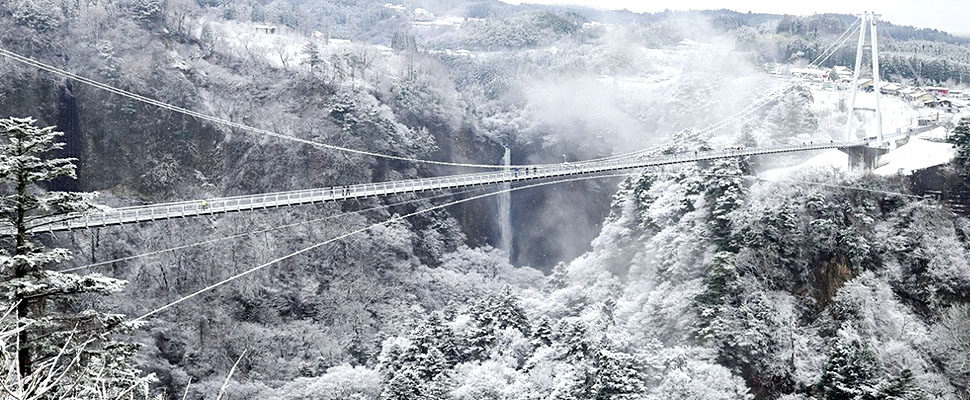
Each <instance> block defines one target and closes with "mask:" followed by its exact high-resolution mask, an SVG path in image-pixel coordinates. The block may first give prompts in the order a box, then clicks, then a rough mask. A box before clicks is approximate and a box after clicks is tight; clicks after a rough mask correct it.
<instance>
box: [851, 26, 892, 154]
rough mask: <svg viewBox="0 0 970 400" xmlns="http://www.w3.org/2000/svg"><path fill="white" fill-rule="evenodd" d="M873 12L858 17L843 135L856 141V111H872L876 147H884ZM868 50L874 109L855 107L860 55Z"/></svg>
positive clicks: (877, 47) (877, 46) (860, 61)
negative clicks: (850, 85)
mask: <svg viewBox="0 0 970 400" xmlns="http://www.w3.org/2000/svg"><path fill="white" fill-rule="evenodd" d="M878 17H879V15H877V14H876V13H874V12H871V11H866V12H864V13H863V14H862V15H860V16H859V18H860V19H861V20H860V21H859V22H860V24H859V45H858V46H857V47H856V53H855V71H853V73H854V79H853V80H852V100H851V103H850V104H849V118H848V122H847V125H848V127H847V129H846V133H845V139H846V140H855V139H857V138H858V137H857V134H856V127H855V117H856V112H857V111H872V112H875V114H876V139H877V140H878V143H877V146H878V147H882V146H884V144H885V143H884V140H883V135H882V110H881V109H880V106H879V96H880V93H879V89H880V86H881V84H880V83H881V81H880V79H879V45H878V42H877V39H876V37H877V36H878V35H877V32H876V18H878ZM867 28H868V29H869V32H871V39H870V43H869V45H868V46H866V29H867ZM867 47H868V48H869V50H870V54H872V91H873V92H875V94H876V108H875V109H872V108H861V107H856V104H855V100H856V92H857V91H858V90H859V74H860V73H861V72H862V53H863V51H864V50H865V49H866V48H867Z"/></svg>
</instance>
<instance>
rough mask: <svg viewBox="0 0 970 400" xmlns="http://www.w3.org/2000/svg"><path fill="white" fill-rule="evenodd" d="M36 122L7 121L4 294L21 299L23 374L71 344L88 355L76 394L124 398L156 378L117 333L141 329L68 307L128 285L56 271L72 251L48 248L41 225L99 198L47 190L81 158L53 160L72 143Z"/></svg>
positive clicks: (2, 161) (2, 164) (1, 171)
mask: <svg viewBox="0 0 970 400" xmlns="http://www.w3.org/2000/svg"><path fill="white" fill-rule="evenodd" d="M35 122H36V120H34V119H32V118H9V119H0V183H2V184H0V187H2V188H4V189H7V190H8V192H5V193H2V195H0V219H2V220H3V221H4V222H6V225H7V227H6V228H5V230H4V231H3V236H5V239H6V240H5V241H4V242H3V243H4V245H5V248H3V249H0V274H2V279H3V282H2V283H0V293H4V294H5V295H6V296H7V297H8V300H10V301H12V302H13V303H15V304H17V316H18V319H19V321H20V323H21V325H22V327H23V329H24V331H23V332H21V333H20V335H19V338H18V348H19V350H18V368H19V372H20V374H21V375H23V376H28V375H31V374H33V373H35V372H37V373H42V372H43V371H38V370H36V369H35V368H34V364H35V362H38V361H39V360H48V359H51V358H52V357H56V356H57V354H58V353H59V352H60V351H62V350H63V349H66V350H68V354H80V355H81V358H80V359H79V364H78V367H77V368H75V369H73V370H72V371H69V372H70V373H71V374H73V375H72V376H71V379H73V380H76V381H78V382H79V385H78V386H77V388H75V389H74V391H72V395H73V396H75V397H78V396H80V398H84V388H86V387H96V386H97V387H98V389H99V390H104V391H106V392H107V393H113V394H111V395H112V396H115V395H119V394H120V393H122V392H124V391H127V390H128V389H130V388H131V387H132V386H134V385H136V384H141V383H145V382H146V379H149V378H143V377H141V376H140V375H141V374H140V372H139V371H138V370H136V369H134V368H133V367H132V366H131V357H132V356H133V355H134V353H135V351H136V350H137V346H136V345H133V344H130V343H123V342H118V341H115V340H114V339H113V337H112V336H113V335H117V334H124V333H127V332H128V331H130V330H131V329H132V328H133V327H132V326H130V325H128V324H126V323H124V316H122V315H117V314H106V313H101V312H98V311H96V310H91V309H87V310H82V311H80V312H77V311H76V310H74V311H73V312H67V311H66V309H67V308H68V307H77V306H78V304H77V303H72V300H74V299H76V298H77V296H82V295H87V294H100V295H108V294H111V293H115V292H118V291H120V290H121V289H122V288H123V287H124V285H125V283H126V282H124V281H121V280H117V279H112V278H107V277H103V276H100V275H88V276H79V275H75V274H71V273H61V272H56V271H52V270H49V269H48V266H50V265H52V264H56V263H59V262H63V261H65V260H67V259H69V258H70V253H69V252H68V251H67V250H65V249H46V248H44V246H43V245H41V244H40V243H39V242H38V241H37V240H36V237H35V231H34V229H33V228H35V227H38V224H39V222H40V221H41V219H42V218H45V217H50V216H55V215H61V214H64V213H69V212H74V211H82V210H86V209H88V208H90V207H91V203H90V202H89V200H90V197H91V196H88V195H84V194H80V193H67V192H46V191H44V190H42V189H41V188H40V186H41V185H43V184H45V182H50V181H51V180H53V179H56V178H60V177H69V178H74V177H75V167H74V164H73V161H74V160H73V159H69V158H45V157H46V156H47V155H49V154H51V153H52V152H56V151H58V150H60V149H62V148H63V147H64V144H63V143H59V142H56V139H57V138H58V137H60V136H62V135H63V133H61V132H57V131H55V130H54V128H52V127H46V128H39V127H37V126H36V125H35ZM65 346H66V347H65ZM92 368H95V369H94V370H92ZM68 386H69V385H68ZM68 386H65V387H68ZM92 390H93V389H92ZM51 396H52V397H56V393H52V394H51Z"/></svg>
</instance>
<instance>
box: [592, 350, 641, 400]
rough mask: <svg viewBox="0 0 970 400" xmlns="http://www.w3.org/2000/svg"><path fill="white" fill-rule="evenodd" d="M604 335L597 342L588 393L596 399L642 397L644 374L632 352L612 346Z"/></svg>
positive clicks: (614, 399)
mask: <svg viewBox="0 0 970 400" xmlns="http://www.w3.org/2000/svg"><path fill="white" fill-rule="evenodd" d="M612 347H613V346H612V344H611V343H610V342H609V340H608V339H606V338H605V337H604V338H603V339H602V340H601V341H600V343H599V344H597V346H596V351H595V352H594V353H593V357H592V360H591V365H590V368H589V369H588V370H587V373H589V379H588V380H589V394H588V396H587V397H586V398H589V399H595V400H620V399H636V398H640V396H641V395H642V393H643V392H644V391H645V386H644V377H643V375H642V373H641V372H640V369H639V368H638V366H637V364H636V361H635V359H634V357H633V356H631V355H628V354H624V353H621V352H618V351H615V350H613V349H612Z"/></svg>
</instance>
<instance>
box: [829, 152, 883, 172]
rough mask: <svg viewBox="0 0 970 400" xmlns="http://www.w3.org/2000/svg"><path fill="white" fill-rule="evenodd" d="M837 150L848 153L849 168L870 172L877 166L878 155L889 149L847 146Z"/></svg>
mask: <svg viewBox="0 0 970 400" xmlns="http://www.w3.org/2000/svg"><path fill="white" fill-rule="evenodd" d="M839 151H841V152H843V153H845V154H848V155H849V170H850V171H862V172H871V171H872V170H874V169H876V168H878V167H879V156H881V155H883V154H886V153H888V152H889V149H884V148H878V147H847V148H841V149H839Z"/></svg>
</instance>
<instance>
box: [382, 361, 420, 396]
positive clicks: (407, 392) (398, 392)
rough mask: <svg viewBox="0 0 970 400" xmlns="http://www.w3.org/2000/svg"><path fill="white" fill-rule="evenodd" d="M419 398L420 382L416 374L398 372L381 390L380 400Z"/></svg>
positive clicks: (407, 371) (412, 372)
mask: <svg viewBox="0 0 970 400" xmlns="http://www.w3.org/2000/svg"><path fill="white" fill-rule="evenodd" d="M420 398H421V380H420V378H419V377H418V374H417V372H415V371H413V370H410V369H405V370H401V371H398V372H397V373H396V374H394V376H393V377H391V379H390V380H389V381H387V383H385V384H384V385H383V390H381V400H414V399H420Z"/></svg>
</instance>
